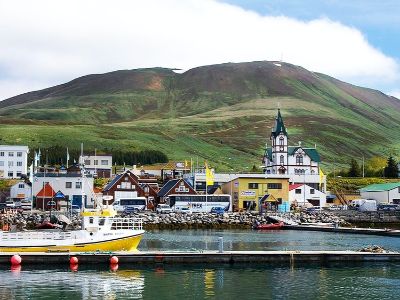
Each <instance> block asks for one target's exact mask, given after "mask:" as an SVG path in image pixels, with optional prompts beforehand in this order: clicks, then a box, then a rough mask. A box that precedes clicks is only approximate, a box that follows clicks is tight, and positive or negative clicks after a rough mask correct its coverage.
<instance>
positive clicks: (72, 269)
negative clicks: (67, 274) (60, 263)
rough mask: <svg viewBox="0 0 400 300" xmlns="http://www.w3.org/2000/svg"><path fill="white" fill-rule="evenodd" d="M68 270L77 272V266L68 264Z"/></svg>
mask: <svg viewBox="0 0 400 300" xmlns="http://www.w3.org/2000/svg"><path fill="white" fill-rule="evenodd" d="M69 268H70V269H71V271H72V272H78V264H74V265H73V264H70V265H69Z"/></svg>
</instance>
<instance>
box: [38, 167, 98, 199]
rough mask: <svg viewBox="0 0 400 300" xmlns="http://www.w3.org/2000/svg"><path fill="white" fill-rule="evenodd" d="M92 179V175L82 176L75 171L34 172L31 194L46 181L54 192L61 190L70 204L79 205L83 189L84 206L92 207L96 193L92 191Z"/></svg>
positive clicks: (39, 189) (40, 188) (39, 188)
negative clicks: (62, 172)
mask: <svg viewBox="0 0 400 300" xmlns="http://www.w3.org/2000/svg"><path fill="white" fill-rule="evenodd" d="M93 181H94V180H93V177H92V176H85V178H82V176H81V174H76V173H68V174H61V173H50V174H44V173H36V174H34V176H33V183H32V188H33V196H34V197H35V196H36V195H37V194H38V193H39V192H40V191H41V190H42V188H43V187H44V186H45V185H46V183H49V185H50V186H51V187H52V189H53V190H54V191H55V192H56V193H57V192H58V191H61V192H62V193H63V194H64V195H65V197H66V200H67V201H68V200H69V201H71V203H70V204H72V205H79V206H81V203H82V190H83V194H84V198H85V199H84V201H83V203H84V205H85V207H92V206H93V203H94V200H95V198H96V195H95V193H94V192H93ZM82 184H83V189H82ZM67 201H66V202H67Z"/></svg>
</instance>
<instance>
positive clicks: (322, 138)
mask: <svg viewBox="0 0 400 300" xmlns="http://www.w3.org/2000/svg"><path fill="white" fill-rule="evenodd" d="M278 107H280V108H281V110H282V114H283V118H284V121H285V124H286V127H287V128H288V132H289V143H290V144H291V145H295V144H297V143H298V142H299V141H302V145H305V146H314V144H317V148H318V150H319V152H320V154H321V156H322V159H323V163H324V164H325V167H328V168H329V166H330V165H331V164H332V163H334V162H335V163H336V164H347V162H348V161H349V159H350V158H351V157H355V158H360V159H361V157H362V155H364V156H365V157H369V156H373V155H383V156H385V155H389V154H390V153H392V154H394V155H395V156H397V153H398V150H399V147H400V144H399V142H398V141H399V140H400V130H399V124H400V122H399V120H400V100H398V99H396V98H393V97H389V96H387V95H384V94H383V93H380V92H378V91H375V90H370V89H366V88H360V87H356V86H353V85H349V84H347V83H344V82H341V81H338V80H336V79H334V78H331V77H329V76H327V75H323V74H318V73H313V72H309V71H307V70H305V69H303V68H301V67H298V66H294V65H290V64H285V63H282V66H281V67H279V66H277V65H276V64H274V63H272V62H251V63H240V64H232V63H229V64H222V65H212V66H205V67H198V68H194V69H191V70H189V71H187V72H185V73H183V74H177V73H174V72H173V71H172V70H169V69H163V68H153V69H140V70H128V71H116V72H112V73H106V74H100V75H88V76H84V77H81V78H78V79H75V80H73V81H71V82H69V83H66V84H63V85H60V86H56V87H52V88H48V89H46V90H42V91H37V92H32V93H27V94H24V95H20V96H16V97H13V98H10V99H7V100H5V101H2V102H0V126H1V127H0V128H1V130H0V139H1V140H0V144H27V145H29V146H32V147H38V146H42V147H44V146H51V145H65V146H69V147H70V148H77V147H79V145H80V143H81V142H84V144H85V148H87V149H91V150H92V149H94V148H97V149H124V150H129V149H132V150H143V149H154V150H161V151H163V152H164V153H166V154H167V155H168V157H169V158H170V159H176V160H178V159H186V160H190V158H193V160H194V161H197V158H198V159H199V161H200V162H201V163H202V162H203V160H204V159H206V160H208V161H209V162H210V163H211V164H213V165H215V166H218V167H219V168H220V170H230V169H234V170H243V171H244V170H246V167H247V168H248V169H250V168H251V167H252V166H253V165H256V166H259V165H260V164H261V157H262V155H263V149H264V147H265V143H266V141H267V138H268V137H269V134H270V132H271V127H272V125H273V120H274V117H275V115H276V109H277V108H278Z"/></svg>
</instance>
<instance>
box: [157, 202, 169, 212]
mask: <svg viewBox="0 0 400 300" xmlns="http://www.w3.org/2000/svg"><path fill="white" fill-rule="evenodd" d="M156 212H157V213H158V214H169V213H171V212H172V208H171V206H169V205H168V204H158V206H157V208H156Z"/></svg>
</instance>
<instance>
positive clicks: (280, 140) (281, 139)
mask: <svg viewBox="0 0 400 300" xmlns="http://www.w3.org/2000/svg"><path fill="white" fill-rule="evenodd" d="M284 143H285V139H284V138H283V136H281V137H280V138H279V145H280V146H283V145H284Z"/></svg>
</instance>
